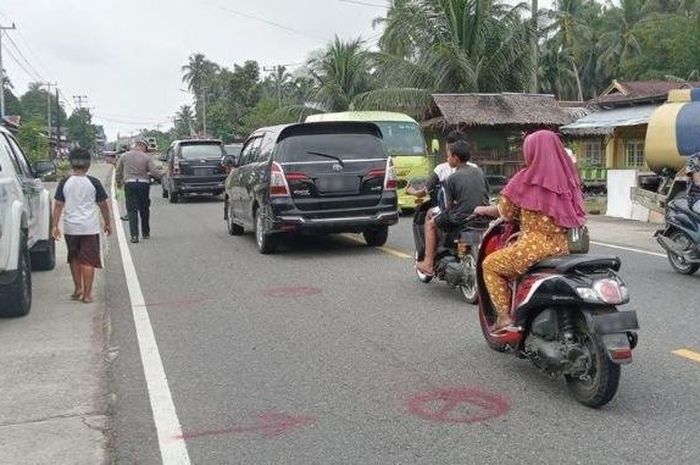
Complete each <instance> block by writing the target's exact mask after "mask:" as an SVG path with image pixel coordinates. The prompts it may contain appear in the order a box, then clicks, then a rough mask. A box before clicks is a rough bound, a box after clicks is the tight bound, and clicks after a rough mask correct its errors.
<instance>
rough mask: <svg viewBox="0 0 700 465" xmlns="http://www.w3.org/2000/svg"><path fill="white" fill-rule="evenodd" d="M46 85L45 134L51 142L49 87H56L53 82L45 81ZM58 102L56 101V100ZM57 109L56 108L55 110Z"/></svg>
mask: <svg viewBox="0 0 700 465" xmlns="http://www.w3.org/2000/svg"><path fill="white" fill-rule="evenodd" d="M44 85H45V86H46V135H47V136H49V143H50V142H51V87H56V85H57V83H55V82H45V83H44ZM57 102H58V101H57ZM56 111H58V110H56Z"/></svg>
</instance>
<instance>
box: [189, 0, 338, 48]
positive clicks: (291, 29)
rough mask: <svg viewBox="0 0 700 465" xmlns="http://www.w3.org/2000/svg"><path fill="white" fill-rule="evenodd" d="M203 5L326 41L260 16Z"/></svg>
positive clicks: (211, 4)
mask: <svg viewBox="0 0 700 465" xmlns="http://www.w3.org/2000/svg"><path fill="white" fill-rule="evenodd" d="M201 3H203V4H205V5H209V6H211V7H214V8H218V9H219V10H221V11H225V12H228V13H231V14H233V15H236V16H242V17H243V18H248V19H252V20H253V21H258V22H261V23H265V24H268V25H270V26H274V27H276V28H279V29H282V30H285V31H287V32H292V33H294V34H298V35H300V36H303V37H306V38H308V39H314V40H325V38H324V37H319V36H314V35H311V34H307V33H305V32H303V31H300V30H298V29H294V28H293V27H290V26H285V25H284V24H280V23H276V22H274V21H270V20H268V19H265V18H261V17H259V16H255V15H251V14H249V13H244V12H242V11H238V10H233V9H231V8H228V7H223V6H221V5H218V4H216V3H212V2H207V1H203V2H201Z"/></svg>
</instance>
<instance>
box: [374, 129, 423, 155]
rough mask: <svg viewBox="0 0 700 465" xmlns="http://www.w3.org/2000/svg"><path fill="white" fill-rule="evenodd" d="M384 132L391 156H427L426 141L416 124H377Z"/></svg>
mask: <svg viewBox="0 0 700 465" xmlns="http://www.w3.org/2000/svg"><path fill="white" fill-rule="evenodd" d="M375 124H376V125H377V126H379V129H381V130H382V136H383V137H384V143H385V144H386V148H387V151H388V152H389V155H392V156H406V155H408V156H410V155H414V156H415V155H425V141H424V140H423V134H422V133H421V131H420V127H419V126H418V125H417V124H416V123H393V122H381V121H380V122H377V123H375Z"/></svg>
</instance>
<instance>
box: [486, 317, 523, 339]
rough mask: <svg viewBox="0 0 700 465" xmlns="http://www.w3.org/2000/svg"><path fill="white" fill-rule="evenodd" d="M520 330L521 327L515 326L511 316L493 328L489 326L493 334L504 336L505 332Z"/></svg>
mask: <svg viewBox="0 0 700 465" xmlns="http://www.w3.org/2000/svg"><path fill="white" fill-rule="evenodd" d="M520 331H521V328H519V327H517V326H515V325H514V323H513V320H511V319H510V318H508V319H507V320H506V321H502V322H500V323H498V322H497V323H495V324H494V325H493V326H492V327H491V328H489V333H490V334H491V335H492V336H502V335H503V333H517V332H520Z"/></svg>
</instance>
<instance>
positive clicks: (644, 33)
mask: <svg viewBox="0 0 700 465" xmlns="http://www.w3.org/2000/svg"><path fill="white" fill-rule="evenodd" d="M634 33H635V35H636V36H637V38H638V40H639V44H640V48H641V52H640V53H639V54H638V55H637V56H634V57H630V58H628V59H626V60H624V61H623V62H622V64H621V66H620V68H621V73H622V75H623V76H624V77H625V78H626V79H665V78H666V77H667V76H669V75H672V76H679V77H681V78H684V79H685V78H687V77H688V76H690V75H691V74H692V73H693V72H696V73H697V71H698V70H700V41H698V37H700V22H699V21H698V19H695V18H690V17H687V16H682V15H668V14H665V15H659V14H654V15H652V16H651V17H649V18H648V19H647V20H646V21H644V22H642V23H640V24H638V25H637V26H636V27H635V29H634Z"/></svg>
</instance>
